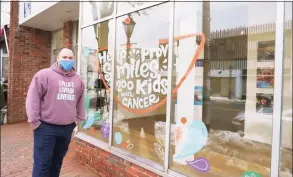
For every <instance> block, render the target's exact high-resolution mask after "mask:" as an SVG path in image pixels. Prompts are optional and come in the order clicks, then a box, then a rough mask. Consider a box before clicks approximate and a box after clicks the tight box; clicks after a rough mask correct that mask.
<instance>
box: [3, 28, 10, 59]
mask: <svg viewBox="0 0 293 177" xmlns="http://www.w3.org/2000/svg"><path fill="white" fill-rule="evenodd" d="M6 26H7V25H4V28H3V29H4V38H5V45H6V49H7V56H8V57H9V48H8V40H7V35H6V30H5V28H6Z"/></svg>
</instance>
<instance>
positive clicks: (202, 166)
mask: <svg viewBox="0 0 293 177" xmlns="http://www.w3.org/2000/svg"><path fill="white" fill-rule="evenodd" d="M186 162H187V163H188V165H189V166H191V167H192V168H194V169H196V170H198V171H200V172H209V171H210V164H209V161H208V160H207V159H204V158H197V159H194V160H193V161H186Z"/></svg>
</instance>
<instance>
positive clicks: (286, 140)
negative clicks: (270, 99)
mask: <svg viewBox="0 0 293 177" xmlns="http://www.w3.org/2000/svg"><path fill="white" fill-rule="evenodd" d="M284 37H285V46H284V48H285V52H284V54H285V57H284V59H285V61H284V62H285V64H284V85H283V87H284V90H283V118H282V147H281V150H282V151H281V153H282V156H281V165H280V166H281V169H280V177H291V176H292V100H293V98H292V79H293V78H292V2H286V3H285V36H284Z"/></svg>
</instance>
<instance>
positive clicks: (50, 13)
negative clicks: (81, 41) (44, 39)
mask: <svg viewBox="0 0 293 177" xmlns="http://www.w3.org/2000/svg"><path fill="white" fill-rule="evenodd" d="M50 3H51V4H48V8H45V9H41V10H39V11H34V12H32V14H30V15H29V16H27V17H26V18H24V19H23V20H20V25H22V26H27V27H31V28H37V29H42V30H46V31H54V30H57V29H60V28H62V27H63V25H64V23H65V22H66V21H69V20H72V21H74V20H77V19H78V16H79V2H50ZM33 5H34V4H33V3H32V4H31V6H33Z"/></svg>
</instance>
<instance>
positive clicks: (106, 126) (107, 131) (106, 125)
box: [101, 122, 110, 138]
mask: <svg viewBox="0 0 293 177" xmlns="http://www.w3.org/2000/svg"><path fill="white" fill-rule="evenodd" d="M101 133H102V136H103V138H109V135H110V124H109V123H108V122H104V123H103V124H102V127H101Z"/></svg>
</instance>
